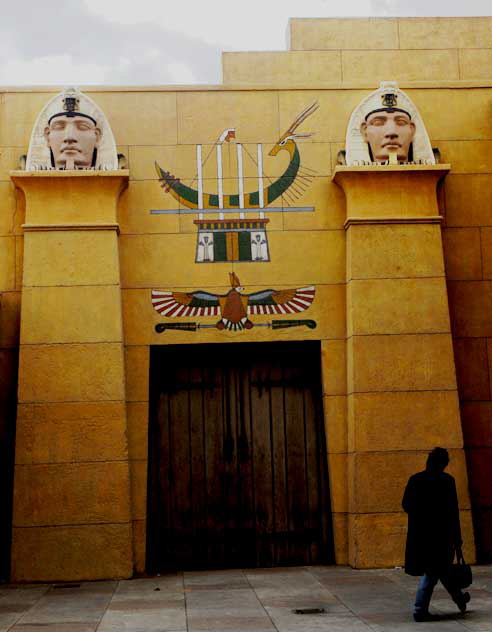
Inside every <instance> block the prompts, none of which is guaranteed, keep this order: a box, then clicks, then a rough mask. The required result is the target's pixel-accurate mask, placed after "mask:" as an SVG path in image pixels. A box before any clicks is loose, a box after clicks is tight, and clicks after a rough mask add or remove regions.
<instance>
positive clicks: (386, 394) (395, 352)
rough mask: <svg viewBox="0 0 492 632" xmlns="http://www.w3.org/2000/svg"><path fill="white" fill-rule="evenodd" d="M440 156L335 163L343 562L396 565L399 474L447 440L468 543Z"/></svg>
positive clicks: (415, 467) (401, 530) (400, 545)
mask: <svg viewBox="0 0 492 632" xmlns="http://www.w3.org/2000/svg"><path fill="white" fill-rule="evenodd" d="M448 171H449V165H435V166H417V165H416V166H413V165H412V166H410V165H409V166H406V165H401V166H399V165H395V166H365V167H337V169H336V173H335V175H334V179H335V182H337V183H338V184H339V185H340V186H341V187H342V189H343V190H344V192H345V196H346V202H347V220H346V231H347V393H348V424H347V425H348V441H347V445H348V464H347V478H348V485H347V487H348V512H349V519H348V541H349V563H350V564H351V565H352V566H353V567H356V568H368V567H381V566H394V565H400V564H401V563H402V561H403V555H404V542H405V534H406V515H405V514H404V513H403V511H402V509H401V497H402V494H403V490H404V487H405V484H406V481H407V479H408V477H409V476H410V475H411V474H412V473H414V472H417V471H419V470H422V469H424V467H425V460H426V456H427V453H428V452H429V451H430V450H431V449H432V448H434V447H436V446H442V447H445V448H447V449H448V450H449V453H450V458H451V464H450V466H449V470H448V471H449V472H450V473H451V474H453V475H454V476H455V478H456V483H457V488H458V496H459V502H460V508H461V522H462V529H463V532H464V536H465V537H464V539H465V554H467V555H468V557H469V558H470V559H471V558H472V557H473V555H474V547H473V534H472V526H471V515H470V501H469V496H468V484H467V473H466V464H465V455H464V450H463V437H462V431H461V421H460V413H459V406H458V393H457V386H456V376H455V365H454V357H453V347H452V339H451V328H450V319H449V308H448V300H447V292H446V278H445V270H444V260H443V248H442V240H441V226H440V224H441V216H440V214H439V209H438V202H437V195H436V186H437V184H438V182H439V181H440V180H441V179H442V178H443V177H444V176H445V175H446V173H447V172H448Z"/></svg>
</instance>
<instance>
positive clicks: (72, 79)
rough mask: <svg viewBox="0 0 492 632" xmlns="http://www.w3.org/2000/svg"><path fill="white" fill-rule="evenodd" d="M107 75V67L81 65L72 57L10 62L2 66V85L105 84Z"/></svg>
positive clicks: (0, 72)
mask: <svg viewBox="0 0 492 632" xmlns="http://www.w3.org/2000/svg"><path fill="white" fill-rule="evenodd" d="M107 73H108V67H107V66H103V65H100V64H96V63H90V62H79V61H76V60H74V59H73V57H71V56H70V55H53V56H48V57H38V58H36V59H30V60H23V59H9V60H8V61H6V62H5V63H3V64H2V65H1V66H0V83H2V84H4V85H12V86H13V85H40V84H51V85H68V84H88V83H103V82H104V80H105V77H106V75H107Z"/></svg>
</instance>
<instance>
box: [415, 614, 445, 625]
mask: <svg viewBox="0 0 492 632" xmlns="http://www.w3.org/2000/svg"><path fill="white" fill-rule="evenodd" d="M413 620H414V621H417V623H423V622H424V621H438V620H439V617H438V616H436V615H435V614H431V613H430V612H414V613H413Z"/></svg>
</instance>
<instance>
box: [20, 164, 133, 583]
mask: <svg viewBox="0 0 492 632" xmlns="http://www.w3.org/2000/svg"><path fill="white" fill-rule="evenodd" d="M11 176H12V179H13V181H14V182H15V184H16V185H17V186H18V187H19V188H20V189H22V191H23V192H24V194H25V196H26V224H25V225H24V227H23V228H24V268H23V283H22V306H21V332H20V357H19V392H18V402H19V403H18V416H17V436H16V455H15V481H14V515H13V545H12V579H13V581H54V580H64V581H68V580H72V581H73V580H81V579H102V578H110V577H113V578H117V577H129V576H131V574H132V534H131V515H130V477H129V464H128V448H127V434H126V430H127V428H126V409H125V380H124V377H125V373H124V364H123V330H122V315H121V289H120V271H119V253H118V224H117V223H116V217H117V215H116V209H117V203H118V198H119V195H120V192H121V191H122V189H123V188H124V187H125V186H126V184H127V180H128V172H126V171H116V172H104V171H102V172H97V171H48V172H30V173H26V172H14V173H12V174H11Z"/></svg>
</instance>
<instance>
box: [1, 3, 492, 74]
mask: <svg viewBox="0 0 492 632" xmlns="http://www.w3.org/2000/svg"><path fill="white" fill-rule="evenodd" d="M0 9H1V13H0V16H1V17H0V85H10V86H14V85H39V84H44V85H52V84H56V85H84V84H107V85H111V84H112V85H115V84H117V85H118V84H119V85H126V84H141V85H151V84H157V85H162V84H173V83H220V82H221V70H220V53H221V51H223V50H227V51H231V50H286V33H287V24H288V19H289V17H354V16H357V17H362V16H425V15H427V16H432V15H436V16H437V15H441V16H444V15H492V2H491V0H466V2H465V1H463V0H460V1H458V0H343V1H342V2H338V3H337V2H335V0H245V1H244V2H243V1H239V0H132V1H131V2H130V0H14V2H12V0H0Z"/></svg>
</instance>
